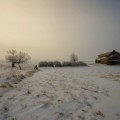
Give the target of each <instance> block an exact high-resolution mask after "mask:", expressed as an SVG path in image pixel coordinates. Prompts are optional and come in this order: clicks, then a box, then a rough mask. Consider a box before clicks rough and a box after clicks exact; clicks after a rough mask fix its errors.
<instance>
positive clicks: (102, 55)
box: [98, 50, 120, 58]
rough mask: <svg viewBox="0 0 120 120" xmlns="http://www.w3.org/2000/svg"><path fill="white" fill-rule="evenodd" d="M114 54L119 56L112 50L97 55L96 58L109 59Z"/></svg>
mask: <svg viewBox="0 0 120 120" xmlns="http://www.w3.org/2000/svg"><path fill="white" fill-rule="evenodd" d="M115 54H119V55H120V53H119V52H117V51H115V50H113V51H112V52H106V53H103V54H100V55H98V57H99V58H102V57H110V56H112V55H115Z"/></svg>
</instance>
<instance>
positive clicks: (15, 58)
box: [5, 49, 30, 69]
mask: <svg viewBox="0 0 120 120" xmlns="http://www.w3.org/2000/svg"><path fill="white" fill-rule="evenodd" d="M7 54H8V55H7V56H5V58H6V60H7V62H11V63H12V67H15V64H18V65H19V68H20V69H21V66H20V64H22V63H26V62H28V61H29V60H30V56H29V55H28V53H25V52H17V51H16V50H13V49H12V50H10V51H7Z"/></svg>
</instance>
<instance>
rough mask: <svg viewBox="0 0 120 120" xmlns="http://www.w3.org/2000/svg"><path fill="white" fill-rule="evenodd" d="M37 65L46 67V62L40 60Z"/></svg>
mask: <svg viewBox="0 0 120 120" xmlns="http://www.w3.org/2000/svg"><path fill="white" fill-rule="evenodd" d="M39 67H48V62H46V61H42V62H40V63H39Z"/></svg>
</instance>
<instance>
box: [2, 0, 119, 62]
mask: <svg viewBox="0 0 120 120" xmlns="http://www.w3.org/2000/svg"><path fill="white" fill-rule="evenodd" d="M10 49H16V50H18V51H24V52H28V53H29V54H30V55H31V57H32V60H69V56H70V54H71V53H76V54H78V56H79V59H80V60H94V59H95V58H96V56H97V54H99V53H101V52H106V51H111V50H113V49H115V50H118V51H119V52H120V0H0V58H4V55H5V54H6V51H7V50H10Z"/></svg>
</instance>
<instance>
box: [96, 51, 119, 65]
mask: <svg viewBox="0 0 120 120" xmlns="http://www.w3.org/2000/svg"><path fill="white" fill-rule="evenodd" d="M95 63H101V64H107V65H117V64H120V53H119V52H117V51H115V50H113V51H112V52H107V53H103V54H100V55H98V58H97V59H96V60H95Z"/></svg>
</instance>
